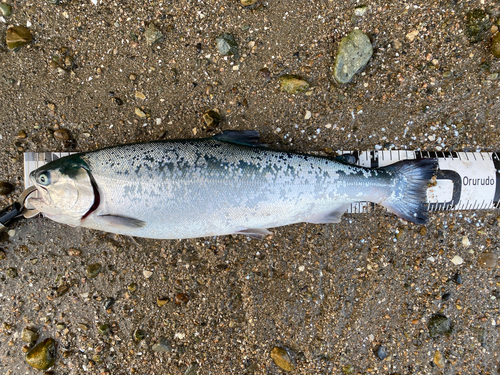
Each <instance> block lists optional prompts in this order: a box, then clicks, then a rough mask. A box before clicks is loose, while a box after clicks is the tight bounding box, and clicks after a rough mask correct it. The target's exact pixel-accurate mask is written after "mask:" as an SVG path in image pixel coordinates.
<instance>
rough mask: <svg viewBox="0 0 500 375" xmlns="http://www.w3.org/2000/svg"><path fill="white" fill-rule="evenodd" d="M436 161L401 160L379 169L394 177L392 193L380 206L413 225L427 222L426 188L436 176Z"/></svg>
mask: <svg viewBox="0 0 500 375" xmlns="http://www.w3.org/2000/svg"><path fill="white" fill-rule="evenodd" d="M437 167H438V161H437V159H417V160H403V161H400V162H398V163H395V164H392V165H389V166H387V167H384V168H381V169H383V170H385V171H387V172H389V173H390V174H392V175H394V177H395V186H394V191H393V192H392V194H391V195H390V196H389V198H388V199H387V200H386V201H384V202H382V203H381V204H382V206H384V207H386V208H387V209H388V210H389V211H391V212H392V213H394V214H396V215H397V216H399V217H400V218H403V219H405V220H408V221H411V222H412V223H415V224H425V222H426V221H427V206H426V205H425V203H426V202H427V187H428V184H429V181H430V179H431V178H432V176H434V175H435V174H436V171H437Z"/></svg>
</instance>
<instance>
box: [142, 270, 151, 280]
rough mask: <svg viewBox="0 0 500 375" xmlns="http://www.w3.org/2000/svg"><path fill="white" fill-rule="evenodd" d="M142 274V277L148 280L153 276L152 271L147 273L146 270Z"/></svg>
mask: <svg viewBox="0 0 500 375" xmlns="http://www.w3.org/2000/svg"><path fill="white" fill-rule="evenodd" d="M142 274H143V275H144V277H145V278H146V279H149V278H150V277H151V276H152V275H153V272H152V271H148V270H144V271H142Z"/></svg>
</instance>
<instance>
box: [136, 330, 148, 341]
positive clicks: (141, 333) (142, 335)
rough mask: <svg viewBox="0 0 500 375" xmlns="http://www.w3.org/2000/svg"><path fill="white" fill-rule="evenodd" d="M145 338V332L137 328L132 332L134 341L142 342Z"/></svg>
mask: <svg viewBox="0 0 500 375" xmlns="http://www.w3.org/2000/svg"><path fill="white" fill-rule="evenodd" d="M145 338H146V332H144V331H143V330H142V329H139V328H137V329H136V330H135V331H134V340H135V341H142V340H144V339H145Z"/></svg>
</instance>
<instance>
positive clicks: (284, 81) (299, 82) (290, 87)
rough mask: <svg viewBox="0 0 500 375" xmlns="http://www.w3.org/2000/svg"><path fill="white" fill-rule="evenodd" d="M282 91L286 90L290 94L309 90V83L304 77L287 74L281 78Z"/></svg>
mask: <svg viewBox="0 0 500 375" xmlns="http://www.w3.org/2000/svg"><path fill="white" fill-rule="evenodd" d="M279 80H280V85H281V91H285V92H287V93H289V94H297V93H299V92H303V91H307V89H308V88H309V83H307V81H305V80H303V79H302V77H299V76H296V75H293V74H285V75H282V76H281V77H280V78H279Z"/></svg>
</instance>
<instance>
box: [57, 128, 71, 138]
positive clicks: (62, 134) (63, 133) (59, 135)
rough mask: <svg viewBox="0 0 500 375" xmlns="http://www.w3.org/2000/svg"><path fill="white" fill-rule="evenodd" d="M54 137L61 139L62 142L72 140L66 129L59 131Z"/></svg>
mask: <svg viewBox="0 0 500 375" xmlns="http://www.w3.org/2000/svg"><path fill="white" fill-rule="evenodd" d="M54 137H55V138H57V139H60V140H62V141H69V140H70V138H71V137H70V136H69V131H68V130H66V129H57V130H56V131H55V132H54Z"/></svg>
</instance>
